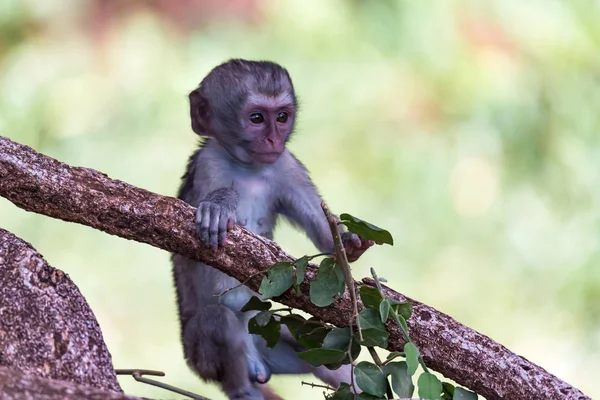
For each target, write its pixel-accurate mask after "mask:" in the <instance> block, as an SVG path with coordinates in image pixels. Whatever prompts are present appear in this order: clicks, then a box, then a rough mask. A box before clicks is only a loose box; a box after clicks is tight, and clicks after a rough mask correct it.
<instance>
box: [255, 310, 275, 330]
mask: <svg viewBox="0 0 600 400" xmlns="http://www.w3.org/2000/svg"><path fill="white" fill-rule="evenodd" d="M272 316H273V313H272V312H271V311H261V312H259V313H258V314H256V315H255V316H254V318H255V319H256V323H257V324H258V326H262V327H264V326H267V324H268V323H269V321H270V320H271V317H272Z"/></svg>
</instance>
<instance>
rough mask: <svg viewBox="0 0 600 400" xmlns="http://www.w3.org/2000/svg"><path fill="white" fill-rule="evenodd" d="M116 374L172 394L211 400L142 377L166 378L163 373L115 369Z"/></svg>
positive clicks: (196, 399)
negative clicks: (127, 376)
mask: <svg viewBox="0 0 600 400" xmlns="http://www.w3.org/2000/svg"><path fill="white" fill-rule="evenodd" d="M115 373H116V374H117V375H131V376H132V377H133V379H135V380H136V381H138V382H142V383H145V384H147V385H152V386H156V387H159V388H161V389H165V390H168V391H170V392H174V393H178V394H181V395H184V396H187V397H189V398H192V399H194V400H210V399H209V398H208V397H204V396H200V395H199V394H196V393H192V392H188V391H187V390H184V389H180V388H178V387H175V386H171V385H169V384H166V383H163V382H159V381H155V380H154V379H148V378H144V377H143V376H142V375H152V376H165V373H164V372H162V371H154V370H150V369H115Z"/></svg>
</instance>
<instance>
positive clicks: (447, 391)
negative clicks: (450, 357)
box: [442, 382, 454, 400]
mask: <svg viewBox="0 0 600 400" xmlns="http://www.w3.org/2000/svg"><path fill="white" fill-rule="evenodd" d="M452 397H454V385H453V384H451V383H448V382H442V399H443V400H452Z"/></svg>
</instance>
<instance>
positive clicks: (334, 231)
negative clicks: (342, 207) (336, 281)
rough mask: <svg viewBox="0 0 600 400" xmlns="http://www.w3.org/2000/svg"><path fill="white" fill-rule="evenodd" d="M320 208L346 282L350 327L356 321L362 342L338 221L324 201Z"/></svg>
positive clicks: (348, 266) (354, 291)
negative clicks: (349, 304)
mask: <svg viewBox="0 0 600 400" xmlns="http://www.w3.org/2000/svg"><path fill="white" fill-rule="evenodd" d="M321 208H322V209H323V212H324V213H325V217H326V218H327V222H328V223H329V228H330V229H331V235H332V236H333V244H334V246H335V254H336V258H337V262H338V265H339V266H340V268H341V269H342V273H343V274H344V280H345V281H346V286H348V292H350V300H351V301H352V308H353V310H352V318H351V319H350V325H352V321H353V320H356V327H357V328H358V336H359V338H360V341H361V342H362V341H363V340H364V338H363V334H362V329H361V327H360V320H359V318H358V302H357V299H356V290H355V288H354V279H353V278H352V272H351V270H350V264H349V263H348V258H347V257H346V249H344V244H343V243H342V237H341V235H340V231H339V230H338V227H337V225H338V219H337V218H336V217H335V216H333V214H331V211H329V208H328V207H327V204H325V202H324V201H322V202H321Z"/></svg>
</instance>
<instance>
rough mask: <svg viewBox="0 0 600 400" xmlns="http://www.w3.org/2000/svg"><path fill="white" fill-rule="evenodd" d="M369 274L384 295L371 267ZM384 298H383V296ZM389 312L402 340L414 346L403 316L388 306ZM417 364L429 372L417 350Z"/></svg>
mask: <svg viewBox="0 0 600 400" xmlns="http://www.w3.org/2000/svg"><path fill="white" fill-rule="evenodd" d="M371 275H372V276H373V279H374V280H375V285H377V289H378V290H379V293H381V295H382V296H384V294H383V288H382V287H381V283H379V278H378V277H377V273H376V272H375V268H371ZM384 298H385V296H384ZM390 314H391V315H392V318H393V319H394V321H396V324H397V325H398V327H399V328H400V331H401V332H402V336H404V340H406V342H407V343H412V344H413V345H414V346H415V347H416V345H415V344H414V342H413V341H412V339H411V338H410V336H409V335H408V331H407V330H406V327H405V324H406V321H404V324H403V323H402V322H401V321H400V318H402V319H403V320H404V317H402V316H400V315H398V313H397V312H396V310H394V308H390ZM419 364H420V365H421V367H422V368H423V371H425V372H427V373H429V369H428V368H427V365H425V361H423V356H422V355H421V352H420V351H419Z"/></svg>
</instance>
